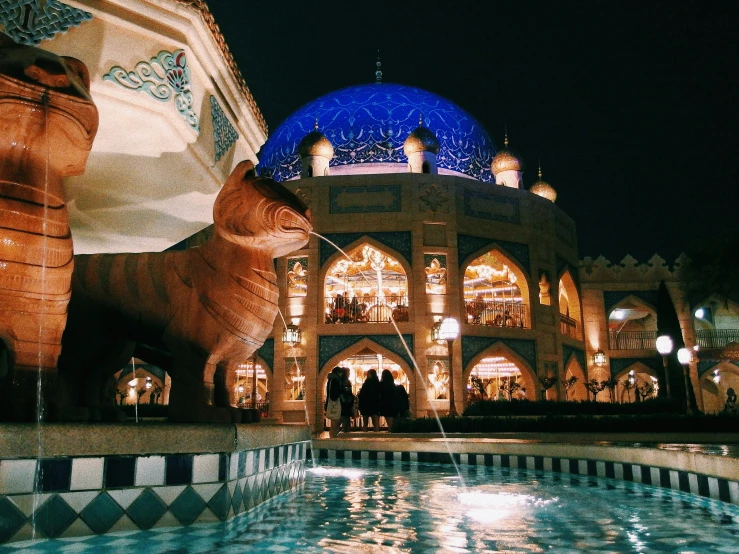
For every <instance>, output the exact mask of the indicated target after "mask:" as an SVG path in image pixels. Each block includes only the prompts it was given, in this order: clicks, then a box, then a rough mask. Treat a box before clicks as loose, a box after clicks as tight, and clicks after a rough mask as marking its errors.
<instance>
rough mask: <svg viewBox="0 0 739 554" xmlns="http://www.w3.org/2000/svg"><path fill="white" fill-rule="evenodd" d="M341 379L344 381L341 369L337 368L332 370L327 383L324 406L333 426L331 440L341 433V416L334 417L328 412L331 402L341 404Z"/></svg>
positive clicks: (329, 432) (330, 432)
mask: <svg viewBox="0 0 739 554" xmlns="http://www.w3.org/2000/svg"><path fill="white" fill-rule="evenodd" d="M341 379H342V371H341V368H340V367H335V368H334V369H333V370H331V373H330V374H329V376H328V381H327V383H326V402H325V404H324V406H323V409H324V410H325V411H326V417H327V418H328V419H329V421H330V422H331V425H330V427H329V429H328V436H329V438H334V437H335V436H336V435H338V434H339V431H340V430H341V414H339V416H338V417H332V416H333V414H330V413H329V410H328V403H329V401H332V402H337V401H338V402H340V399H341ZM342 408H343V406H342Z"/></svg>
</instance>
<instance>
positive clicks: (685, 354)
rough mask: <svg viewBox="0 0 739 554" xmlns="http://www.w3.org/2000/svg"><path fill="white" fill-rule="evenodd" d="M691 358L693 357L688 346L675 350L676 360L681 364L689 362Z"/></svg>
mask: <svg viewBox="0 0 739 554" xmlns="http://www.w3.org/2000/svg"><path fill="white" fill-rule="evenodd" d="M692 359H693V354H692V353H691V352H690V350H689V349H688V348H685V347H683V348H681V349H679V350H678V351H677V360H678V361H679V362H680V363H681V364H683V365H685V364H689V363H690V361H691V360H692Z"/></svg>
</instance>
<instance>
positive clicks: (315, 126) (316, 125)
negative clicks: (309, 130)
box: [313, 117, 318, 131]
mask: <svg viewBox="0 0 739 554" xmlns="http://www.w3.org/2000/svg"><path fill="white" fill-rule="evenodd" d="M313 129H314V130H316V131H318V117H316V122H315V123H314V124H313Z"/></svg>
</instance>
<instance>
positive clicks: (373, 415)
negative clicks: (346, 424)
mask: <svg viewBox="0 0 739 554" xmlns="http://www.w3.org/2000/svg"><path fill="white" fill-rule="evenodd" d="M359 413H360V414H362V431H366V430H367V424H368V422H369V420H370V419H372V427H373V428H374V430H375V432H377V431H379V430H380V380H379V379H378V378H377V371H376V370H374V369H370V370H369V371H368V372H367V376H366V377H365V379H364V383H363V384H362V388H361V389H360V390H359Z"/></svg>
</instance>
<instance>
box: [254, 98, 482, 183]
mask: <svg viewBox="0 0 739 554" xmlns="http://www.w3.org/2000/svg"><path fill="white" fill-rule="evenodd" d="M419 117H423V124H424V126H426V127H427V128H428V129H430V130H431V131H433V132H434V133H435V134H436V137H437V138H438V140H439V144H440V149H439V154H438V155H437V158H436V165H437V167H438V168H439V173H457V174H464V175H467V176H469V177H472V178H474V179H478V180H480V181H484V182H489V183H494V182H495V178H494V177H493V175H492V173H491V172H490V163H491V161H492V159H493V156H494V155H495V148H494V147H493V144H492V142H491V141H490V137H488V135H487V133H486V132H485V130H484V129H483V128H482V126H481V125H480V123H478V122H477V121H476V120H475V119H474V118H473V117H472V116H470V115H469V114H468V113H467V112H465V111H464V110H462V109H461V108H460V107H459V106H456V105H455V104H453V103H452V102H450V101H449V100H446V99H444V98H442V97H440V96H437V95H435V94H432V93H430V92H426V91H425V90H421V89H418V88H414V87H407V86H403V85H396V84H392V83H381V84H380V83H372V84H367V85H359V86H354V87H349V88H345V89H342V90H338V91H335V92H331V93H329V94H326V95H324V96H321V97H320V98H318V99H316V100H314V101H312V102H309V103H308V104H306V105H305V106H303V107H302V108H300V109H299V110H297V111H296V112H295V113H293V114H292V115H291V116H290V117H288V118H287V119H286V120H285V121H284V122H283V123H282V125H280V126H279V127H278V128H277V129H276V130H275V132H274V133H272V134H271V136H270V137H269V139H268V140H267V142H266V143H265V144H264V146H263V147H262V150H261V152H260V155H259V159H260V163H259V169H260V173H261V174H262V175H272V177H273V178H274V179H276V180H277V181H286V180H288V179H293V178H296V177H299V176H300V168H301V162H300V156H299V154H298V144H299V143H300V141H301V140H302V139H303V137H305V135H306V134H308V133H310V132H311V131H313V129H314V126H315V122H316V120H318V127H319V129H320V130H321V132H322V133H323V134H324V135H325V136H326V137H327V138H328V140H329V141H331V144H332V145H333V147H334V152H335V154H334V157H333V159H332V160H331V163H330V166H331V167H332V168H336V170H337V171H336V173H338V172H339V170H340V169H349V168H348V167H347V168H342V166H350V165H352V164H376V165H375V167H376V168H377V167H380V165H379V164H382V166H384V167H385V168H387V167H391V166H390V165H387V164H402V165H401V166H400V167H399V169H396V171H406V166H407V161H408V160H407V158H406V156H405V154H404V152H403V143H404V142H405V139H406V138H407V137H408V135H409V134H410V133H411V132H413V130H414V129H415V128H416V127H418V122H419ZM372 169H373V168H372V167H369V166H368V167H367V173H375V172H376V173H384V172H388V171H387V170H379V171H373V170H372Z"/></svg>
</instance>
